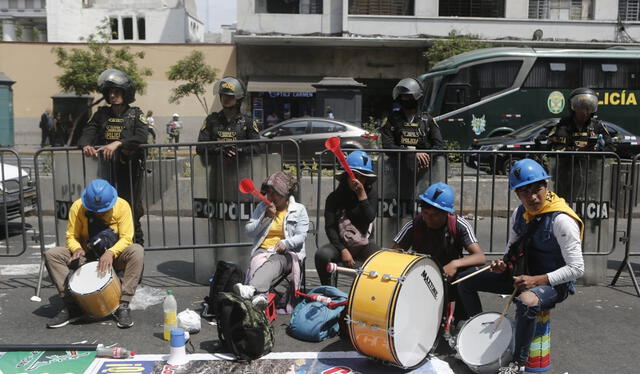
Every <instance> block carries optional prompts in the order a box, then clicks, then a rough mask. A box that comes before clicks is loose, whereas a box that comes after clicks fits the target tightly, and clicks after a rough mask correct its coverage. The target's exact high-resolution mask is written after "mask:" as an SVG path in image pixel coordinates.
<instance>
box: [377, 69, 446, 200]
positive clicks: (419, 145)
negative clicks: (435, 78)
mask: <svg viewBox="0 0 640 374" xmlns="http://www.w3.org/2000/svg"><path fill="white" fill-rule="evenodd" d="M392 95H393V100H395V101H396V102H397V103H399V104H400V109H399V110H397V111H393V112H392V113H391V115H390V116H389V117H388V118H387V119H385V120H384V122H383V125H382V129H381V135H382V147H383V148H385V149H424V150H429V149H443V148H444V143H443V140H442V134H441V133H440V127H439V126H438V124H437V123H436V122H435V121H434V119H433V117H431V116H430V115H429V114H428V113H426V112H423V111H422V110H421V109H420V103H421V102H422V100H421V99H422V98H423V96H424V88H423V86H422V83H421V82H420V81H418V80H417V79H415V78H404V79H402V80H401V81H400V82H398V84H396V86H395V87H394V88H393V93H392ZM392 157H395V156H394V155H392ZM401 158H402V159H403V161H402V163H401V168H405V167H408V170H409V171H410V172H407V173H402V175H404V176H407V177H409V178H408V180H406V179H407V178H404V179H405V180H401V183H402V184H403V185H404V186H403V188H401V191H402V190H404V193H403V198H404V199H409V200H411V201H413V199H414V196H411V195H412V194H413V189H414V187H415V185H416V181H415V179H414V175H416V176H417V178H418V179H420V177H421V176H422V175H424V173H425V172H426V171H427V170H428V168H429V167H430V165H431V164H432V160H431V157H430V156H429V154H428V153H426V152H418V153H416V154H415V157H414V156H413V154H411V155H404V156H402V157H401ZM392 161H393V160H392ZM393 165H397V161H396V162H393ZM395 169H397V167H395V166H394V170H395ZM396 173H397V171H396ZM409 191H410V193H409Z"/></svg>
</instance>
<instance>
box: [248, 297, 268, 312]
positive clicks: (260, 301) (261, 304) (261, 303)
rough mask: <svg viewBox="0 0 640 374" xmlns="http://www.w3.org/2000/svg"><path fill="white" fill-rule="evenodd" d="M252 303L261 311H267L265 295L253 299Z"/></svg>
mask: <svg viewBox="0 0 640 374" xmlns="http://www.w3.org/2000/svg"><path fill="white" fill-rule="evenodd" d="M251 303H252V304H253V305H254V306H255V307H256V308H257V309H259V310H265V309H267V304H268V302H267V297H266V296H265V295H264V294H258V295H256V296H254V297H253V300H251Z"/></svg>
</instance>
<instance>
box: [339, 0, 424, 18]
mask: <svg viewBox="0 0 640 374" xmlns="http://www.w3.org/2000/svg"><path fill="white" fill-rule="evenodd" d="M349 14H369V15H386V16H412V15H414V0H349Z"/></svg>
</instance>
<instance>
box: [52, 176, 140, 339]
mask: <svg viewBox="0 0 640 374" xmlns="http://www.w3.org/2000/svg"><path fill="white" fill-rule="evenodd" d="M133 232H134V228H133V219H132V213H131V207H130V206H129V203H127V201H126V200H124V199H122V198H120V197H118V193H117V192H116V189H115V188H114V187H113V186H111V185H110V184H109V182H107V181H105V180H103V179H95V180H93V181H92V182H91V183H90V184H89V185H88V186H87V187H86V188H85V189H84V191H83V192H82V198H80V199H78V200H76V201H75V202H74V203H73V204H72V205H71V209H70V210H69V223H68V224H67V245H66V247H55V248H51V249H49V250H47V251H46V252H45V253H44V259H45V264H46V266H47V270H48V271H49V275H50V276H51V279H52V280H53V283H54V284H55V286H56V288H57V289H58V293H59V294H60V297H61V298H62V300H63V302H64V306H63V307H62V309H61V310H60V311H59V312H58V314H57V315H56V316H55V317H54V318H53V320H52V321H50V322H49V323H48V324H47V327H49V328H58V327H63V326H66V325H67V324H68V323H70V322H74V321H76V320H78V319H80V318H81V316H82V314H83V313H82V310H80V307H79V306H78V305H77V304H76V303H75V301H74V300H73V298H72V295H71V294H70V293H69V291H68V290H67V289H66V284H67V283H66V281H67V276H68V275H69V270H70V269H69V268H70V267H73V266H76V267H77V266H79V265H82V264H84V263H85V262H87V261H96V260H98V261H99V264H98V270H99V271H100V272H105V271H108V270H109V269H111V268H112V266H113V267H114V268H115V269H118V270H124V280H123V282H122V295H121V297H120V307H119V308H118V309H117V310H116V311H115V313H114V317H115V318H116V321H117V325H118V327H120V328H127V327H131V326H133V320H132V319H131V315H130V312H131V310H130V308H129V302H130V301H131V299H132V298H133V295H134V294H135V291H136V287H137V286H138V283H139V282H140V278H141V277H142V267H143V263H144V249H143V248H142V246H141V245H139V244H135V243H133ZM97 239H101V240H100V241H98V243H100V242H104V243H109V244H112V245H109V244H106V245H103V246H99V245H96V244H94V243H96V241H97ZM100 247H102V248H100ZM100 252H103V253H100Z"/></svg>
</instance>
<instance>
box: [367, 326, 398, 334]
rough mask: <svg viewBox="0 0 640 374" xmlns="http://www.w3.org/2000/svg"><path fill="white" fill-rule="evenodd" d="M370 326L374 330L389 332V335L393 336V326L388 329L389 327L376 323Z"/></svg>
mask: <svg viewBox="0 0 640 374" xmlns="http://www.w3.org/2000/svg"><path fill="white" fill-rule="evenodd" d="M369 328H370V329H371V330H373V331H384V332H386V333H387V335H389V336H393V327H392V328H390V329H388V330H387V329H383V328H382V327H378V326H376V325H371V326H370V327H369Z"/></svg>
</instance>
